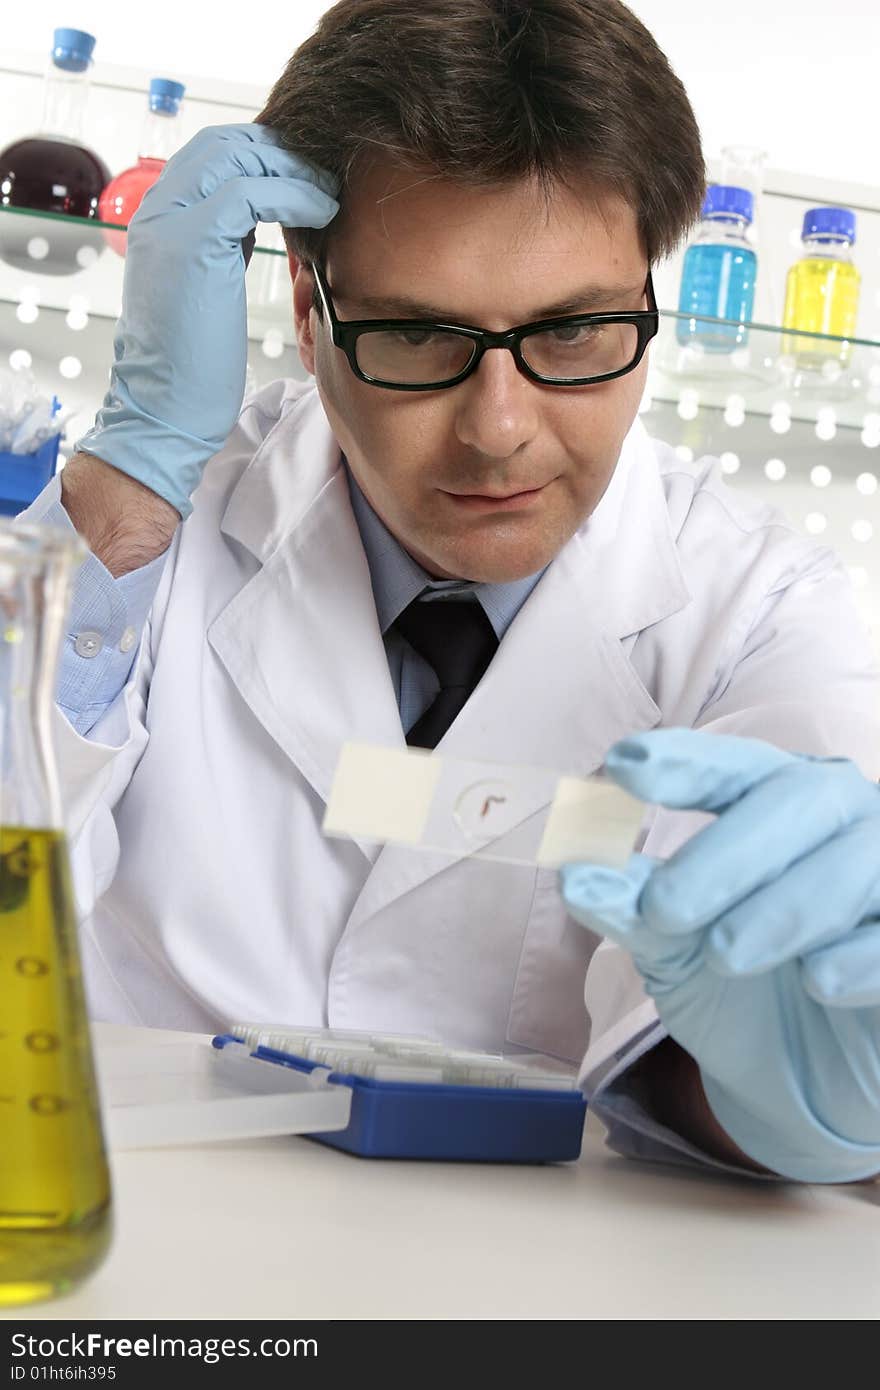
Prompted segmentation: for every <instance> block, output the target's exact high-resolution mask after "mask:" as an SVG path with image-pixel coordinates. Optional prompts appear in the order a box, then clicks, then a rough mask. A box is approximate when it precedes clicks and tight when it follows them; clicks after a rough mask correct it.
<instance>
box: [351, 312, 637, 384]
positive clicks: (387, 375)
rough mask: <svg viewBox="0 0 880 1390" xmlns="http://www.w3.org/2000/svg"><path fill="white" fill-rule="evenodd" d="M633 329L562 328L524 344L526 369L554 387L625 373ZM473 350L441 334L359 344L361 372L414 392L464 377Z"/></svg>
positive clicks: (365, 336) (373, 335) (395, 332)
mask: <svg viewBox="0 0 880 1390" xmlns="http://www.w3.org/2000/svg"><path fill="white" fill-rule="evenodd" d="M638 342H639V335H638V329H637V327H636V325H635V324H634V323H598V324H597V323H593V324H590V323H564V324H558V325H557V326H556V327H554V328H547V329H544V330H543V331H542V332H540V333H530V334H529V335H528V336H527V337H525V338H523V340H522V355H523V359H524V361H525V363H526V365H527V366H529V367H530V368H531V369H532V371H534V372H537V373H538V375H539V376H542V377H546V378H547V379H548V380H550V381H552V380H554V379H557V380H565V379H566V378H570V377H591V376H605V375H607V374H609V373H611V372H619V371H623V370H624V368H626V367H628V366H629V365H630V364H631V362H632V361H633V359H634V357H635V355H636V352H637V350H638ZM475 352H476V344H475V343H474V341H473V340H472V339H471V338H467V337H465V336H464V335H463V334H459V333H450V332H448V331H444V330H443V329H421V328H420V329H415V328H403V329H380V330H377V331H375V332H367V333H362V334H361V335H360V337H359V338H358V341H357V363H358V366H359V368H360V370H361V371H362V372H363V373H364V374H365V375H366V376H370V377H373V378H374V379H375V380H378V381H387V382H393V383H394V384H396V385H402V386H415V385H426V384H428V383H431V382H441V381H448V380H450V378H452V377H456V376H459V375H460V373H461V372H463V371H465V370H466V368H467V367H468V366H469V364H470V362H471V361H472V359H473V356H474V353H475Z"/></svg>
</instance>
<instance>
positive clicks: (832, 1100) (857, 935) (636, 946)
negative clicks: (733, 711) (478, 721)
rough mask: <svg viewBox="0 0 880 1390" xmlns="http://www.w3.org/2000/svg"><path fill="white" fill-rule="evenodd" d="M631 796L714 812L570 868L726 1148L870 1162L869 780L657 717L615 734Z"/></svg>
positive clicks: (611, 764)
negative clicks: (689, 826) (660, 725)
mask: <svg viewBox="0 0 880 1390" xmlns="http://www.w3.org/2000/svg"><path fill="white" fill-rule="evenodd" d="M606 767H607V769H608V772H609V774H610V776H611V777H612V778H613V779H614V781H615V782H617V783H618V784H619V785H620V786H622V787H624V788H625V789H626V790H627V791H629V792H631V793H633V794H634V795H635V796H638V797H641V798H642V799H643V800H645V801H649V802H655V803H659V804H661V805H664V806H670V807H679V808H682V807H689V808H694V809H698V810H703V811H710V812H717V813H718V814H717V819H716V820H715V821H713V822H712V823H711V824H710V825H707V826H706V827H705V828H704V829H703V830H701V831H700V832H699V833H698V834H697V835H695V836H694V837H693V838H692V839H691V840H690V841H688V843H687V844H685V845H684V846H683V847H682V848H681V849H679V850H678V852H677V853H676V854H674V855H672V856H671V858H670V859H668V860H666V861H665V862H657V861H654V860H651V859H648V858H646V857H645V856H644V855H639V854H637V855H633V856H632V858H631V860H630V863H629V864H628V866H627V870H626V872H625V873H620V872H617V871H615V870H612V869H607V868H602V867H599V866H591V865H588V864H572V865H567V866H565V867H564V868H563V870H562V871H561V872H562V886H563V896H564V897H565V900H566V903H567V904H568V907H569V909H570V911H571V912H572V914H573V915H574V916H575V917H576V918H578V920H580V921H581V922H583V923H584V924H585V925H587V926H589V927H590V928H591V929H592V930H593V931H596V932H598V933H599V934H601V935H604V936H607V937H610V938H611V939H612V940H613V941H616V942H617V943H618V944H619V945H621V946H623V947H624V948H625V949H626V950H627V951H629V952H630V954H631V955H632V958H633V961H634V962H635V964H636V966H637V967H638V969H639V971H640V973H641V975H642V977H643V978H644V981H645V986H646V988H647V990H648V993H649V994H651V995H652V996H653V998H654V1000H655V1002H656V1005H657V1010H658V1012H659V1014H660V1018H661V1020H662V1022H663V1023H664V1024H665V1025H666V1028H667V1029H668V1031H669V1034H670V1036H671V1037H672V1038H674V1039H675V1041H676V1042H678V1043H679V1044H680V1046H681V1047H682V1048H684V1050H685V1051H686V1052H688V1053H690V1055H691V1056H692V1057H693V1058H694V1059H695V1060H696V1062H697V1064H698V1066H699V1069H700V1075H701V1078H702V1082H703V1089H704V1090H705V1093H706V1097H707V1099H708V1102H709V1105H710V1107H711V1109H712V1111H713V1113H714V1115H715V1117H716V1119H717V1120H718V1122H719V1123H720V1124H721V1126H722V1128H723V1129H724V1130H725V1131H726V1132H727V1134H728V1135H729V1136H730V1137H731V1138H732V1139H733V1140H734V1142H735V1143H736V1144H737V1145H738V1146H739V1148H740V1149H741V1150H742V1151H743V1152H744V1153H746V1154H748V1155H749V1156H750V1157H751V1158H754V1159H756V1160H757V1161H758V1162H759V1163H761V1164H763V1165H764V1166H765V1167H767V1168H769V1169H771V1170H772V1171H774V1172H777V1173H781V1174H783V1175H784V1176H786V1177H792V1178H797V1179H801V1180H804V1181H810V1182H842V1181H852V1180H855V1179H859V1178H865V1177H870V1176H873V1175H875V1174H876V1173H878V1172H880V788H878V787H877V786H876V785H875V784H874V783H873V782H870V781H868V780H867V779H866V778H865V777H863V776H862V774H861V773H860V772H859V771H858V769H857V768H856V766H855V765H854V764H853V763H851V762H848V761H846V760H845V759H835V758H810V757H797V756H795V755H793V754H790V753H785V752H782V751H781V750H780V749H778V748H775V747H773V746H772V745H770V744H768V743H762V742H760V741H759V740H757V739H745V738H734V737H729V736H725V737H720V736H718V735H712V734H702V733H699V732H697V731H695V730H690V729H660V730H655V731H653V732H651V733H645V734H637V735H635V736H633V737H631V738H627V739H624V740H622V741H621V742H620V743H617V744H615V745H614V747H613V748H612V749H611V751H610V753H609V755H608V758H607V760H606Z"/></svg>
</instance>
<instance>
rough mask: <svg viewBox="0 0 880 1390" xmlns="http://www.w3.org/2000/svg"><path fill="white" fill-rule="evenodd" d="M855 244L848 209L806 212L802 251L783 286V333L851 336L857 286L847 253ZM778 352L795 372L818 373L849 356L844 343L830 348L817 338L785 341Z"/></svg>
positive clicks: (853, 223) (853, 224) (852, 215)
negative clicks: (790, 359)
mask: <svg viewBox="0 0 880 1390" xmlns="http://www.w3.org/2000/svg"><path fill="white" fill-rule="evenodd" d="M855 239H856V216H855V213H854V212H851V211H850V210H849V208H838V207H822V208H810V210H809V212H807V213H806V214H805V216H804V222H803V230H802V232H801V242H802V245H803V252H802V254H801V258H800V260H798V261H795V263H794V265H793V266H792V267H791V269H790V270H789V272H788V275H787V277H786V282H785V308H784V310H783V315H782V326H783V328H791V329H799V330H800V332H802V333H822V334H826V335H831V336H832V337H835V338H843V339H850V338H853V337H855V332H856V317H857V315H858V308H859V284H860V281H861V276H860V274H859V271H858V268H857V267H856V266H855V265H854V264H853V259H852V254H851V248H852V246H853V244H854V242H855ZM782 351H783V353H784V355H785V356H787V357H793V358H794V359H795V362H796V363H797V365H798V366H799V367H805V368H807V369H810V368H817V369H819V370H821V368H822V367H823V366H824V365H825V363H826V362H834V361H836V362H839V363H840V364H841V365H842V366H846V365H848V363H849V360H850V354H851V348H850V344H849V342H848V341H847V342H843V343H832V342H823V341H822V339H820V338H794V337H784V338H783V344H782Z"/></svg>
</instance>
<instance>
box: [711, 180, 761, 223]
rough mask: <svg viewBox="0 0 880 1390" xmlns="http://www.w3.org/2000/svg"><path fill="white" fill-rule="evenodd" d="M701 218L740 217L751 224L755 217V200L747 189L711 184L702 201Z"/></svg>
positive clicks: (731, 185) (723, 184) (724, 184)
mask: <svg viewBox="0 0 880 1390" xmlns="http://www.w3.org/2000/svg"><path fill="white" fill-rule="evenodd" d="M702 215H703V217H741V218H742V219H743V221H744V222H751V221H752V219H753V217H754V216H755V200H754V198H753V197H752V195H751V193H750V192H749V190H748V189H747V188H736V187H735V186H734V185H733V184H730V183H712V184H710V185H709V188H708V189H707V191H706V197H705V198H704V200H703V213H702Z"/></svg>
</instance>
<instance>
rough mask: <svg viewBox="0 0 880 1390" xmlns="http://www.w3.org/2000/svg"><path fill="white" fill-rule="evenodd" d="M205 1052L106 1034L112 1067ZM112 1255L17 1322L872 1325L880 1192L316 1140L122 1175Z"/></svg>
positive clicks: (593, 1157) (193, 1151)
mask: <svg viewBox="0 0 880 1390" xmlns="http://www.w3.org/2000/svg"><path fill="white" fill-rule="evenodd" d="M192 1036H194V1035H190V1034H181V1033H170V1032H167V1033H166V1032H163V1033H159V1032H155V1031H149V1032H148V1031H147V1030H144V1029H122V1028H116V1027H111V1026H109V1025H97V1026H96V1028H95V1037H96V1041H97V1045H98V1047H99V1049H101V1050H103V1049H104V1048H107V1047H115V1046H121V1045H124V1044H125V1043H129V1042H137V1043H139V1044H143V1042H144V1041H145V1040H146V1039H150V1040H152V1041H155V1042H156V1043H157V1044H158V1043H159V1042H160V1041H179V1040H181V1039H182V1038H186V1037H192ZM112 1169H113V1180H114V1197H115V1223H116V1224H115V1238H114V1242H113V1246H112V1249H111V1251H110V1254H109V1255H108V1257H107V1258H106V1260H105V1262H104V1264H103V1265H102V1266H101V1267H100V1269H99V1270H97V1271H96V1273H95V1274H93V1275H92V1277H91V1278H90V1279H89V1280H88V1281H86V1282H85V1283H84V1284H82V1285H81V1286H80V1287H79V1289H78V1290H76V1291H75V1292H74V1293H72V1294H70V1295H68V1296H67V1297H65V1298H60V1299H56V1300H54V1301H52V1302H49V1303H43V1304H34V1305H31V1306H30V1307H27V1308H21V1309H10V1310H8V1311H7V1312H5V1313H3V1314H0V1317H2V1318H5V1319H9V1320H12V1319H15V1320H25V1319H26V1320H31V1319H33V1320H37V1319H74V1320H76V1321H81V1320H86V1319H94V1320H96V1321H99V1320H103V1319H114V1318H136V1319H143V1320H144V1321H146V1322H149V1321H158V1320H160V1319H166V1318H167V1319H179V1318H197V1319H200V1318H211V1319H219V1318H246V1319H259V1318H293V1319H296V1318H326V1317H333V1318H371V1319H377V1318H378V1319H385V1318H440V1319H447V1318H578V1319H580V1318H682V1317H683V1318H698V1319H702V1318H736V1319H739V1318H743V1319H752V1318H756V1319H763V1318H871V1319H873V1318H876V1317H878V1315H880V1185H869V1186H848V1187H831V1188H823V1187H804V1186H798V1185H795V1184H790V1185H789V1184H769V1183H768V1184H764V1183H756V1182H750V1181H747V1180H745V1179H743V1180H739V1179H729V1178H726V1177H721V1176H715V1175H709V1174H705V1175H704V1174H702V1173H691V1172H685V1171H680V1170H678V1169H675V1168H672V1167H665V1166H663V1167H661V1166H656V1165H649V1164H642V1163H635V1162H633V1161H631V1160H627V1159H622V1158H618V1157H616V1156H615V1155H613V1154H610V1153H608V1152H607V1150H605V1149H604V1147H603V1145H602V1141H601V1135H600V1131H599V1127H598V1126H596V1127H595V1129H593V1127H592V1125H591V1124H588V1127H587V1133H586V1136H585V1141H584V1150H583V1155H582V1157H581V1159H580V1161H579V1162H577V1163H573V1164H560V1165H555V1166H546V1167H539V1166H533V1167H517V1166H505V1165H486V1166H484V1165H477V1164H449V1163H437V1164H435V1163H409V1162H401V1161H397V1162H394V1161H383V1160H375V1159H371V1160H367V1159H359V1158H354V1157H352V1156H350V1155H348V1154H345V1153H341V1152H339V1151H337V1150H335V1149H329V1148H326V1147H325V1146H324V1145H321V1144H316V1143H314V1142H312V1141H310V1140H308V1139H303V1138H296V1137H291V1138H273V1139H259V1140H252V1141H247V1142H229V1143H223V1144H211V1145H202V1146H193V1147H189V1148H177V1149H156V1150H141V1151H130V1152H117V1153H114V1154H113V1155H112Z"/></svg>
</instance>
